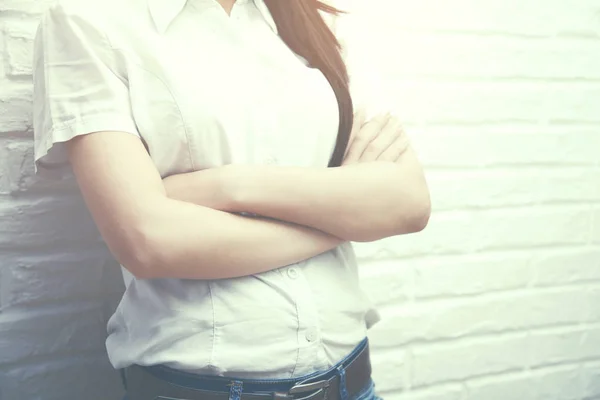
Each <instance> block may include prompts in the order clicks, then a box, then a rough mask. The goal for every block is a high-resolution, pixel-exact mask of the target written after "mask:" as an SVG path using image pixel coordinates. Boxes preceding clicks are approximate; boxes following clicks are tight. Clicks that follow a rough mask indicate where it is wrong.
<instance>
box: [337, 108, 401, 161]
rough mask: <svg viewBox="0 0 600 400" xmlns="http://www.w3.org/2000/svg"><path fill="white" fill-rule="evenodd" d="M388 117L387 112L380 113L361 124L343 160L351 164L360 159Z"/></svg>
mask: <svg viewBox="0 0 600 400" xmlns="http://www.w3.org/2000/svg"><path fill="white" fill-rule="evenodd" d="M389 118H390V116H389V114H381V115H378V116H377V117H375V118H373V119H371V120H369V121H368V122H367V123H366V124H364V125H363V126H362V128H361V130H360V131H359V132H358V133H357V134H356V136H355V137H354V140H353V141H352V145H351V146H350V147H349V148H348V155H347V157H346V159H345V160H344V163H345V164H352V163H355V162H357V161H358V160H359V159H360V157H361V156H362V154H363V152H364V151H365V149H366V148H367V146H368V145H369V143H370V142H371V141H372V140H373V139H374V138H375V137H376V136H377V134H378V133H379V132H380V131H381V129H382V128H383V127H384V126H385V124H386V123H387V121H388V119H389Z"/></svg>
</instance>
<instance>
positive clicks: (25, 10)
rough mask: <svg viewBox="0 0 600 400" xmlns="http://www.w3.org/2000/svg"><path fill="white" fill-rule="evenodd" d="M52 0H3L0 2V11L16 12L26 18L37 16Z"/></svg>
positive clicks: (3, 12)
mask: <svg viewBox="0 0 600 400" xmlns="http://www.w3.org/2000/svg"><path fill="white" fill-rule="evenodd" d="M53 2H54V1H53V0H35V1H22V0H4V1H2V3H0V13H2V14H5V15H8V14H16V15H21V16H25V17H28V18H32V17H38V16H39V15H40V14H41V13H42V12H44V10H46V9H47V8H48V6H49V5H50V4H52V3H53Z"/></svg>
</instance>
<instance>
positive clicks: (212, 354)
mask: <svg viewBox="0 0 600 400" xmlns="http://www.w3.org/2000/svg"><path fill="white" fill-rule="evenodd" d="M208 294H209V296H210V306H211V308H212V320H213V321H212V337H211V345H210V356H209V358H208V366H209V367H213V368H216V366H215V365H214V358H215V347H216V346H215V342H216V340H215V338H216V335H217V325H216V315H215V314H216V313H215V302H214V299H213V288H212V282H210V281H209V282H208Z"/></svg>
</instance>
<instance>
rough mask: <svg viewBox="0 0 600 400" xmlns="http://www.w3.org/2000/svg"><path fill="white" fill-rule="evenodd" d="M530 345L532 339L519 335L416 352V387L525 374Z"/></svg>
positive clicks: (432, 347) (419, 349)
mask: <svg viewBox="0 0 600 400" xmlns="http://www.w3.org/2000/svg"><path fill="white" fill-rule="evenodd" d="M529 345H530V340H529V339H528V337H527V336H526V335H524V334H518V335H512V336H503V337H501V338H493V339H485V340H468V341H463V342H460V343H445V344H440V345H426V346H422V347H419V348H415V349H414V350H413V356H414V364H413V368H414V369H413V381H412V384H413V387H418V386H426V385H432V384H435V383H442V382H447V381H461V380H464V379H466V378H468V377H474V376H478V375H486V374H494V373H495V374H498V373H503V372H510V371H516V370H523V369H524V368H525V366H526V365H527V359H526V352H527V348H528V346H529Z"/></svg>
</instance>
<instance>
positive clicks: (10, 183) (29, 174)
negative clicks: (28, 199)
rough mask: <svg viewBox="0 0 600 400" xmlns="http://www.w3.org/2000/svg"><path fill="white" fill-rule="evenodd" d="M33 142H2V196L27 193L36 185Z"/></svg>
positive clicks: (0, 183)
mask: <svg viewBox="0 0 600 400" xmlns="http://www.w3.org/2000/svg"><path fill="white" fill-rule="evenodd" d="M31 145H32V143H31V141H22V140H6V141H3V140H0V169H1V170H2V171H3V172H4V173H3V174H2V175H0V195H1V194H12V193H16V192H25V191H26V190H27V189H28V188H30V187H32V186H33V185H34V183H35V177H34V176H33V175H34V173H33V149H32V146H31Z"/></svg>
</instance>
